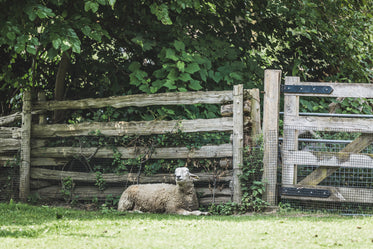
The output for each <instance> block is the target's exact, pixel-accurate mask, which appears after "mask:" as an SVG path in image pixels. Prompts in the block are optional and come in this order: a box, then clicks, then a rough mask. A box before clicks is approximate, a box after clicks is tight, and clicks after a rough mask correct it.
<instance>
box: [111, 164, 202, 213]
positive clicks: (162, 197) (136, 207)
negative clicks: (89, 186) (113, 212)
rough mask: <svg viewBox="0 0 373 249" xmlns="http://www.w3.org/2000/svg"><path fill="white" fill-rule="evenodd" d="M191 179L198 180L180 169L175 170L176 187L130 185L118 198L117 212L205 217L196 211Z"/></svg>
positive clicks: (195, 195)
mask: <svg viewBox="0 0 373 249" xmlns="http://www.w3.org/2000/svg"><path fill="white" fill-rule="evenodd" d="M193 179H198V176H196V175H193V174H191V173H189V169H188V168H186V167H182V168H177V169H176V170H175V180H176V185H173V184H163V183H162V184H140V185H132V186H130V187H128V188H127V189H126V190H125V191H124V192H123V194H122V196H121V197H120V200H119V204H118V211H140V212H151V213H169V214H182V215H207V214H208V213H207V212H201V211H199V210H197V209H198V199H197V194H196V191H195V189H194V184H193Z"/></svg>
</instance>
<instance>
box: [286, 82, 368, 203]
mask: <svg viewBox="0 0 373 249" xmlns="http://www.w3.org/2000/svg"><path fill="white" fill-rule="evenodd" d="M285 85H299V86H309V85H311V86H320V85H322V86H330V87H332V89H333V91H332V93H330V94H320V93H319V94H318V93H285V94H284V95H285V101H284V141H283V148H282V151H283V154H282V158H283V164H282V186H283V187H294V188H309V189H326V190H328V191H330V193H331V195H330V196H329V197H328V198H317V197H300V196H289V195H283V196H282V198H286V199H301V200H314V201H330V202H357V203H373V201H372V200H373V199H372V196H373V189H369V188H347V187H332V186H319V184H320V183H321V182H322V181H323V180H324V179H326V178H327V177H328V176H330V175H332V174H333V173H334V172H336V171H337V170H338V169H340V168H341V167H346V168H355V169H357V168H361V169H373V160H372V156H371V155H369V154H362V153H361V151H362V150H364V149H365V148H366V147H367V146H369V145H370V144H372V142H373V119H368V118H345V117H335V116H334V117H324V116H300V115H299V98H300V97H301V96H313V97H334V98H345V97H353V98H373V85H372V84H357V83H348V84H346V83H327V82H322V83H314V82H300V78H299V77H286V78H285ZM303 131H333V132H349V133H351V132H354V133H361V134H360V135H359V136H358V137H357V138H356V139H355V140H354V141H353V142H351V143H350V144H348V145H347V146H346V147H345V148H343V149H342V150H341V151H339V152H319V151H300V150H298V136H299V134H300V133H301V132H303ZM298 165H312V166H317V168H316V169H315V170H314V171H313V172H312V173H310V174H309V175H308V176H306V177H305V178H304V179H302V180H301V181H298V179H297V166H298Z"/></svg>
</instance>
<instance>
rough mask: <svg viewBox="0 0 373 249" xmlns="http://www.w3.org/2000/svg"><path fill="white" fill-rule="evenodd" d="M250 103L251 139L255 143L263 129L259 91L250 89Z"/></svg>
mask: <svg viewBox="0 0 373 249" xmlns="http://www.w3.org/2000/svg"><path fill="white" fill-rule="evenodd" d="M250 97H251V99H250V102H251V113H250V119H251V137H252V138H253V140H254V141H256V138H257V137H258V136H259V135H260V134H262V127H261V121H260V93H259V89H258V88H255V89H250Z"/></svg>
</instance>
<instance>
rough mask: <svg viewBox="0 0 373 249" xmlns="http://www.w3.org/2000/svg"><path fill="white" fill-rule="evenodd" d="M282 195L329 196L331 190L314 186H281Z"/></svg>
mask: <svg viewBox="0 0 373 249" xmlns="http://www.w3.org/2000/svg"><path fill="white" fill-rule="evenodd" d="M281 195H288V196H304V197H319V198H328V197H329V196H330V191H329V190H327V189H312V188H281Z"/></svg>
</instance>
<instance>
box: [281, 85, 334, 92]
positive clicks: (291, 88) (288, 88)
mask: <svg viewBox="0 0 373 249" xmlns="http://www.w3.org/2000/svg"><path fill="white" fill-rule="evenodd" d="M333 90H334V89H333V88H332V87H330V86H310V85H281V92H283V93H318V94H331V93H332V92H333Z"/></svg>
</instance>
